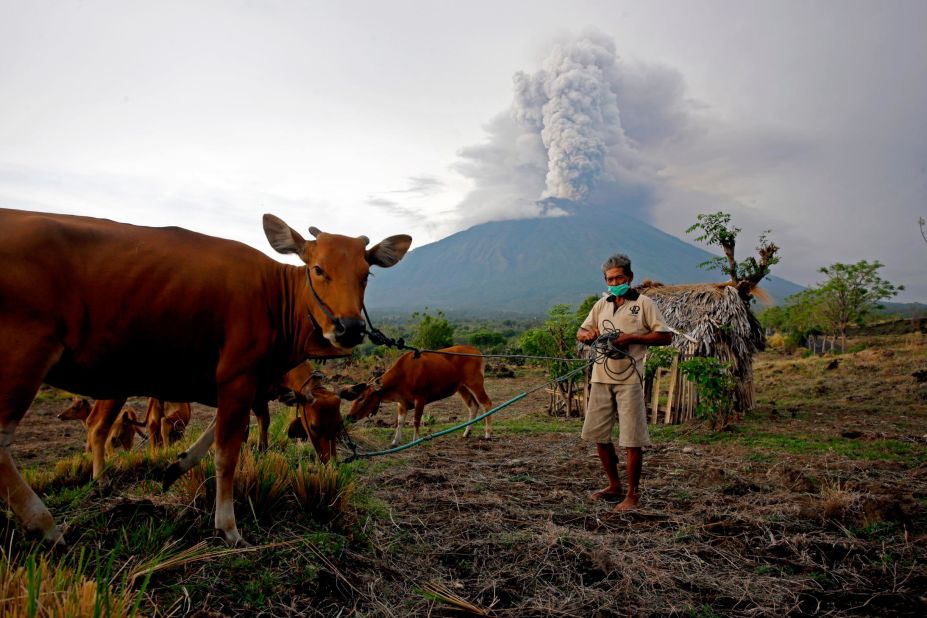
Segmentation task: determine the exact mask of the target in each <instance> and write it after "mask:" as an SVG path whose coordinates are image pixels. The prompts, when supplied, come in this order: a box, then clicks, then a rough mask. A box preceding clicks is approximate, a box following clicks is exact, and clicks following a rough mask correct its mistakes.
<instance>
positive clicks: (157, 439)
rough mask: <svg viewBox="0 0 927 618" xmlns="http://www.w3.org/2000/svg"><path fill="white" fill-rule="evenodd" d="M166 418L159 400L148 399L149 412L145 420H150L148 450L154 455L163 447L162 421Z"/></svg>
mask: <svg viewBox="0 0 927 618" xmlns="http://www.w3.org/2000/svg"><path fill="white" fill-rule="evenodd" d="M163 417H164V407H163V406H162V404H161V401H160V400H159V399H155V398H154V397H149V398H148V411H147V412H146V413H145V418H146V419H148V448H149V450H151V453H152V454H154V453H156V452H157V451H158V448H159V447H160V446H161V442H162V440H161V419H162V418H163Z"/></svg>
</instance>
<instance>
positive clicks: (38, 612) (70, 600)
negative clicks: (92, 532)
mask: <svg viewBox="0 0 927 618" xmlns="http://www.w3.org/2000/svg"><path fill="white" fill-rule="evenodd" d="M17 563H18V564H17ZM87 564H88V563H87V562H86V561H83V560H81V561H80V562H79V565H78V567H77V568H76V569H74V568H71V567H68V566H65V565H63V564H60V563H59V564H55V565H53V564H52V563H51V562H50V561H49V558H48V556H45V555H41V554H36V553H35V552H31V553H29V554H27V555H25V556H22V557H16V556H13V557H10V556H7V554H6V553H5V552H0V616H9V617H10V618H20V617H23V618H25V617H26V616H29V617H32V616H42V617H48V618H53V617H58V616H61V617H62V618H64V617H70V616H131V615H135V613H136V609H137V605H138V604H137V600H138V599H139V598H140V596H141V595H142V594H143V592H133V591H132V589H131V588H130V587H129V586H127V585H124V584H118V585H115V586H114V585H113V584H112V583H111V582H109V581H108V580H107V577H106V576H105V575H106V574H98V575H97V577H96V578H95V579H91V578H89V577H87V576H86V574H85V569H86V568H87ZM143 588H144V586H143Z"/></svg>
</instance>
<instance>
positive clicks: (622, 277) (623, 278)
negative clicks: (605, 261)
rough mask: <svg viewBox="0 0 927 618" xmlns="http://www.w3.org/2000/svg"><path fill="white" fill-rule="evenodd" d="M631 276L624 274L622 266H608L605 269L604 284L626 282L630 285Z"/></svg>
mask: <svg viewBox="0 0 927 618" xmlns="http://www.w3.org/2000/svg"><path fill="white" fill-rule="evenodd" d="M631 279H632V277H628V276H627V275H626V274H624V269H623V268H609V269H608V270H606V271H605V284H606V285H621V284H623V283H627V284H628V285H631Z"/></svg>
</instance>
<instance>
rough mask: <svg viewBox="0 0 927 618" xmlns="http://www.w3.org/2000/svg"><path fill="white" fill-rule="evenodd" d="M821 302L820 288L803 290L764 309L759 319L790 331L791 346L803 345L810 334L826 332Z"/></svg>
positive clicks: (764, 324)
mask: <svg viewBox="0 0 927 618" xmlns="http://www.w3.org/2000/svg"><path fill="white" fill-rule="evenodd" d="M820 303H821V296H820V292H819V291H818V290H816V289H810V290H803V291H801V292H798V293H797V294H792V295H791V296H788V297H787V298H786V299H785V302H784V303H783V304H782V305H779V306H776V307H769V308H768V309H766V310H765V311H763V313H761V314H760V315H759V320H760V323H761V324H762V325H763V326H765V327H768V328H775V329H776V330H780V331H783V332H786V333H789V336H788V338H787V342H788V346H789V347H799V346H803V345H805V339H807V337H808V336H809V335H810V336H813V335H820V334H822V333H824V332H825V325H824V321H823V319H822V317H821V311H820Z"/></svg>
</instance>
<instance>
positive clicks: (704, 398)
mask: <svg viewBox="0 0 927 618" xmlns="http://www.w3.org/2000/svg"><path fill="white" fill-rule="evenodd" d="M679 368H680V369H681V370H682V373H683V375H685V376H686V378H688V379H689V380H690V381H691V382H693V383H694V384H695V388H696V391H697V392H698V405H697V406H696V414H697V415H698V416H699V417H700V418H704V419H706V420H707V421H708V422H709V423H710V424H711V426H712V428H713V429H716V430H718V431H721V430H722V429H724V428H725V427H727V425H728V423H729V422H730V417H731V412H732V410H733V407H734V387H735V385H736V382H735V380H734V375H733V373H732V372H731V365H730V363H722V362H721V361H720V360H718V359H717V358H714V357H712V356H702V357H696V358H691V359H689V360H686V361H683V362H681V363H679Z"/></svg>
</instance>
